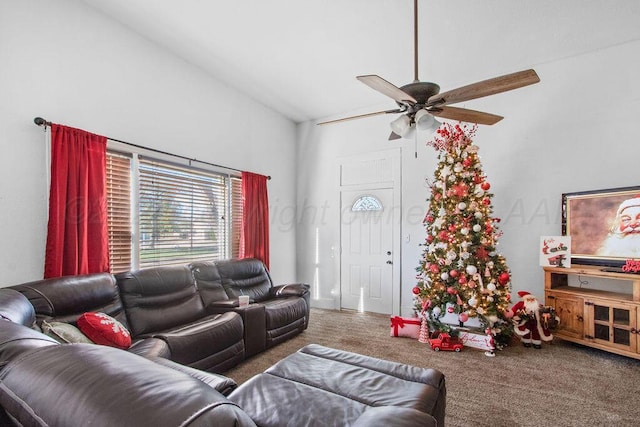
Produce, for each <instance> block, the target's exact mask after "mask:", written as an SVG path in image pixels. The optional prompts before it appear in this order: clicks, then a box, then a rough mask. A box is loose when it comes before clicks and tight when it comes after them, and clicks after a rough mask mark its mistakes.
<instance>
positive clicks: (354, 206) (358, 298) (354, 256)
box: [340, 188, 397, 314]
mask: <svg viewBox="0 0 640 427" xmlns="http://www.w3.org/2000/svg"><path fill="white" fill-rule="evenodd" d="M393 193H394V191H393V188H370V189H358V190H343V191H342V192H341V212H342V214H341V217H342V218H341V220H342V221H341V224H342V225H341V245H342V256H341V273H340V275H341V288H342V289H341V307H342V308H346V309H352V310H358V311H369V312H375V313H384V314H391V313H393V307H394V300H393V294H394V292H393V280H394V265H393V260H394V258H396V256H395V254H394V253H393V251H394V248H395V245H394V244H393V233H394V229H395V228H396V227H395V224H396V220H397V218H396V216H397V215H396V213H395V212H394V210H395V209H394V202H393V200H394V197H393ZM396 259H397V258H396Z"/></svg>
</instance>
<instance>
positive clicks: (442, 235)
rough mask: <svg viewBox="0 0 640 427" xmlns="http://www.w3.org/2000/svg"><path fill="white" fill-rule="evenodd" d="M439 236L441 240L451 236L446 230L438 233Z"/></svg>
mask: <svg viewBox="0 0 640 427" xmlns="http://www.w3.org/2000/svg"><path fill="white" fill-rule="evenodd" d="M438 237H439V238H440V240H447V239H448V238H449V234H448V233H447V232H446V231H445V230H442V231H441V232H440V233H439V234H438Z"/></svg>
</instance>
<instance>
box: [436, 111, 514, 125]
mask: <svg viewBox="0 0 640 427" xmlns="http://www.w3.org/2000/svg"><path fill="white" fill-rule="evenodd" d="M439 110H441V111H439ZM429 112H430V113H431V114H432V115H434V116H436V117H442V118H443V119H450V120H459V121H461V122H468V123H477V124H480V125H494V124H496V123H498V122H499V121H500V120H502V119H504V117H502V116H498V115H495V114H491V113H483V112H482V111H476V110H469V109H467V108H458V107H438V109H437V110H434V111H429Z"/></svg>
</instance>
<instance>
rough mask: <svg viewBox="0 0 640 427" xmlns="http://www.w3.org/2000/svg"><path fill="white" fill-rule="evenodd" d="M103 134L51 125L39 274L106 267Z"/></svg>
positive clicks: (70, 273)
mask: <svg viewBox="0 0 640 427" xmlns="http://www.w3.org/2000/svg"><path fill="white" fill-rule="evenodd" d="M106 150H107V138H106V137H104V136H100V135H94V134H91V133H88V132H85V131H83V130H80V129H74V128H70V127H66V126H61V125H56V124H52V125H51V189H50V193H49V225H48V229H47V246H46V253H45V262H44V277H45V278H49V277H60V276H67V275H77V274H87V273H98V272H104V271H109V238H108V228H107V197H106V194H107V189H106V158H107V156H106Z"/></svg>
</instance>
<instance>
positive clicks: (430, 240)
mask: <svg viewBox="0 0 640 427" xmlns="http://www.w3.org/2000/svg"><path fill="white" fill-rule="evenodd" d="M431 242H433V235H432V234H429V235H428V236H427V243H431Z"/></svg>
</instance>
